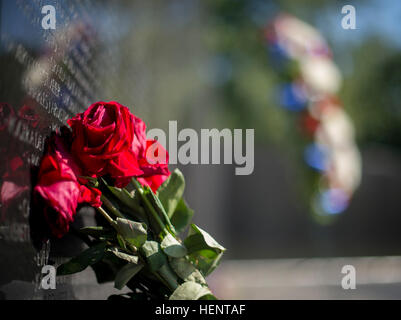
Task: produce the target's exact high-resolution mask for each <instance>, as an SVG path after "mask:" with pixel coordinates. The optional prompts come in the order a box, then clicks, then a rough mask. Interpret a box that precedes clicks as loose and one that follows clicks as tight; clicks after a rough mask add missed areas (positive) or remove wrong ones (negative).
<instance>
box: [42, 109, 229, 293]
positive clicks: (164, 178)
mask: <svg viewBox="0 0 401 320" xmlns="http://www.w3.org/2000/svg"><path fill="white" fill-rule="evenodd" d="M68 125H69V126H70V127H71V129H72V130H69V129H68V128H67V127H63V128H62V129H61V130H60V132H59V133H54V134H53V135H52V136H51V137H50V139H49V143H48V146H47V152H46V154H45V155H44V157H43V159H42V162H41V165H40V168H39V173H38V181H37V184H36V186H35V188H34V195H35V197H34V200H35V203H37V204H38V203H40V205H41V208H43V210H42V212H43V213H44V217H45V220H46V222H47V223H48V225H49V227H50V229H51V231H52V234H53V235H54V236H55V237H58V238H60V237H63V236H64V235H65V234H66V233H67V232H68V230H69V224H70V223H71V222H72V221H73V220H74V217H75V215H76V210H77V207H78V205H80V204H87V205H90V206H92V207H94V208H96V210H97V211H98V212H99V214H100V216H101V217H102V220H103V223H99V225H97V226H92V227H84V228H82V229H80V233H81V234H82V235H84V236H85V237H86V239H87V240H88V241H86V242H87V243H88V245H89V248H88V249H86V250H85V251H83V252H82V253H81V254H79V255H78V256H76V257H74V258H72V259H71V260H70V261H68V262H66V263H64V264H62V265H60V266H58V268H57V274H58V275H67V274H72V273H76V272H80V271H82V270H84V269H85V268H86V267H88V266H92V267H93V268H94V269H96V266H97V265H99V264H103V265H107V266H108V267H109V268H108V269H107V270H109V271H108V272H109V273H110V274H109V275H108V278H112V279H114V282H115V287H116V288H118V289H122V288H123V287H125V286H127V287H128V288H129V289H130V290H132V292H130V293H129V294H125V295H124V296H125V297H128V298H132V299H147V300H149V299H172V300H173V299H215V297H214V295H213V294H212V292H211V291H210V289H209V288H208V285H207V283H206V280H205V277H206V276H207V275H208V274H210V273H211V272H212V271H213V270H214V269H215V268H216V266H217V265H218V263H219V261H220V258H221V256H222V254H223V252H224V251H225V249H224V247H222V246H221V245H220V244H218V243H217V242H216V241H215V240H214V239H213V238H212V237H211V236H210V235H209V234H208V233H207V232H205V231H204V230H202V229H201V228H199V227H198V226H196V225H194V224H191V225H190V226H189V232H188V235H187V237H186V238H185V239H184V240H181V239H180V237H179V233H180V232H182V231H184V230H185V229H186V228H187V227H188V225H189V224H190V220H191V219H192V216H193V211H192V210H191V209H190V208H188V206H187V204H186V202H185V201H184V199H183V193H184V188H185V181H184V177H183V175H182V173H181V172H180V171H179V170H178V169H176V170H174V171H173V172H172V173H171V172H170V171H169V169H168V154H167V151H166V150H165V149H164V148H163V147H162V146H161V145H160V144H159V143H158V142H157V141H156V140H147V139H146V133H145V130H146V126H145V123H144V122H143V121H142V120H141V119H139V118H138V117H136V116H134V115H133V114H131V113H130V111H129V109H128V108H126V107H124V106H122V105H121V104H119V103H117V102H97V103H94V104H93V105H91V106H90V107H89V108H88V109H87V110H86V111H85V112H83V113H80V114H78V115H76V116H75V117H74V118H72V119H70V120H68Z"/></svg>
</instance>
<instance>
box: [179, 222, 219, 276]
mask: <svg viewBox="0 0 401 320" xmlns="http://www.w3.org/2000/svg"><path fill="white" fill-rule="evenodd" d="M184 244H185V246H186V247H187V249H188V254H189V259H190V260H191V261H192V262H193V263H194V265H195V266H196V267H197V268H198V269H199V270H200V271H201V272H202V274H203V275H204V276H207V275H209V274H210V273H211V272H212V271H213V270H214V269H215V268H216V267H217V266H218V264H219V263H220V259H221V257H222V255H223V253H224V251H225V250H226V249H225V248H224V247H223V246H221V245H220V244H219V243H218V242H217V241H216V240H214V239H213V238H212V236H211V235H210V234H208V233H207V232H206V231H204V230H202V229H201V228H199V227H197V226H196V225H194V224H192V225H191V228H190V230H189V233H188V237H187V238H186V239H185V241H184Z"/></svg>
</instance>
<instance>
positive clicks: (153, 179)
mask: <svg viewBox="0 0 401 320" xmlns="http://www.w3.org/2000/svg"><path fill="white" fill-rule="evenodd" d="M139 165H140V167H141V169H142V170H143V172H144V174H143V175H142V177H140V178H138V181H139V182H140V183H141V184H142V185H146V186H149V187H150V188H151V189H152V190H153V192H156V190H157V189H158V188H159V187H160V186H161V185H162V183H163V182H164V181H166V180H167V178H168V177H169V176H170V174H171V173H170V170H169V169H168V153H167V151H166V150H165V149H164V148H163V146H162V145H161V144H160V143H159V142H157V141H156V140H147V141H146V150H145V157H144V158H141V159H139Z"/></svg>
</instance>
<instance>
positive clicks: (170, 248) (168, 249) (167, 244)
mask: <svg viewBox="0 0 401 320" xmlns="http://www.w3.org/2000/svg"><path fill="white" fill-rule="evenodd" d="M160 246H161V248H162V249H163V251H164V253H165V254H167V255H168V256H170V257H174V258H181V257H183V256H185V255H186V254H187V248H185V246H183V245H182V244H181V243H179V242H178V240H177V239H176V238H174V237H173V236H172V235H171V234H170V233H169V234H167V235H166V236H165V237H164V239H163V241H162V243H161V244H160Z"/></svg>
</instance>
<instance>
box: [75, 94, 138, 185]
mask: <svg viewBox="0 0 401 320" xmlns="http://www.w3.org/2000/svg"><path fill="white" fill-rule="evenodd" d="M139 120H140V119H139ZM68 124H69V125H70V126H71V128H72V131H73V142H72V148H71V152H72V154H73V155H74V157H75V158H76V159H78V160H79V163H80V165H82V166H83V169H84V172H85V173H87V175H90V176H93V177H101V176H104V175H110V176H111V177H112V178H114V179H115V181H116V185H117V186H123V185H121V181H124V182H127V178H131V177H133V176H140V175H142V174H143V171H142V170H141V169H140V168H139V164H138V161H137V159H138V157H137V156H136V154H135V152H142V145H141V140H142V139H143V137H142V136H141V134H142V133H143V131H144V130H143V128H142V127H141V126H144V124H143V122H142V121H137V118H136V117H134V115H132V114H131V113H130V111H129V109H128V108H127V107H125V106H123V105H121V104H119V103H118V102H115V101H111V102H101V101H100V102H96V103H94V104H92V105H91V106H90V107H89V108H88V109H87V110H86V111H85V112H83V113H79V114H77V115H76V116H75V117H74V118H72V119H70V120H68ZM128 181H129V180H128Z"/></svg>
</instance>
